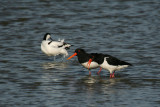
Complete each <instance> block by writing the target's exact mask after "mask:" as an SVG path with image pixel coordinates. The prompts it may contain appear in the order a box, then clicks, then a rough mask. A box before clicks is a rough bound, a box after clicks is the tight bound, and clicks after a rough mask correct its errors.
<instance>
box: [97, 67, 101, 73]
mask: <svg viewBox="0 0 160 107" xmlns="http://www.w3.org/2000/svg"><path fill="white" fill-rule="evenodd" d="M101 70H102V67H100V70H99V71H98V72H97V74H98V75H99V73H100V72H101Z"/></svg>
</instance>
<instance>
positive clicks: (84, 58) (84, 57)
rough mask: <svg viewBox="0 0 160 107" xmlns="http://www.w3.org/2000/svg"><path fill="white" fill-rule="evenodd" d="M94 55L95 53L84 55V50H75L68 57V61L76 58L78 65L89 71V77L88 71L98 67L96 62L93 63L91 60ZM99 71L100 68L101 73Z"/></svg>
mask: <svg viewBox="0 0 160 107" xmlns="http://www.w3.org/2000/svg"><path fill="white" fill-rule="evenodd" d="M94 54H95V53H91V54H89V53H86V52H85V50H83V49H80V48H78V49H76V50H75V53H74V54H73V55H72V56H70V57H69V58H68V59H71V58H72V57H74V56H77V57H78V61H79V63H80V64H81V65H82V66H84V67H85V68H88V69H89V75H91V72H90V69H94V68H98V67H99V64H98V62H95V61H93V60H92V58H93V56H94ZM68 59H67V60H68ZM88 61H89V62H90V63H89V65H88ZM101 69H102V68H100V71H101ZM100 71H99V72H100ZM99 72H98V74H99Z"/></svg>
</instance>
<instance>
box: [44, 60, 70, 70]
mask: <svg viewBox="0 0 160 107" xmlns="http://www.w3.org/2000/svg"><path fill="white" fill-rule="evenodd" d="M42 66H43V68H44V69H53V68H54V69H60V70H62V69H65V68H67V66H68V64H67V63H66V62H47V63H44V64H43V65H42Z"/></svg>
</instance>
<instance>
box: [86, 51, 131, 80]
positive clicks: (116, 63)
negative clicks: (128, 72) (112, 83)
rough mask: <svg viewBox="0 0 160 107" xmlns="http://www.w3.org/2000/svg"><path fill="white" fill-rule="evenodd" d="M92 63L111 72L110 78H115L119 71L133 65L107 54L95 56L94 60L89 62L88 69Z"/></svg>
mask: <svg viewBox="0 0 160 107" xmlns="http://www.w3.org/2000/svg"><path fill="white" fill-rule="evenodd" d="M91 61H94V62H97V63H98V64H99V66H100V67H101V68H104V69H106V70H108V71H109V72H110V78H114V77H115V76H114V73H115V71H117V70H120V69H123V68H126V67H128V66H131V65H132V64H130V63H128V62H125V61H121V60H119V59H117V58H116V57H113V56H111V55H107V54H101V53H97V54H94V55H93V57H92V60H89V61H88V67H89V66H90V63H91Z"/></svg>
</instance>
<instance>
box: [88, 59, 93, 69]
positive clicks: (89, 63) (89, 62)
mask: <svg viewBox="0 0 160 107" xmlns="http://www.w3.org/2000/svg"><path fill="white" fill-rule="evenodd" d="M91 62H92V59H89V61H88V64H87V66H88V69H89V67H90V65H91Z"/></svg>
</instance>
